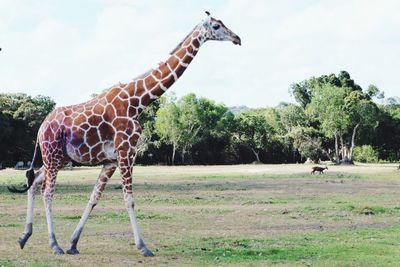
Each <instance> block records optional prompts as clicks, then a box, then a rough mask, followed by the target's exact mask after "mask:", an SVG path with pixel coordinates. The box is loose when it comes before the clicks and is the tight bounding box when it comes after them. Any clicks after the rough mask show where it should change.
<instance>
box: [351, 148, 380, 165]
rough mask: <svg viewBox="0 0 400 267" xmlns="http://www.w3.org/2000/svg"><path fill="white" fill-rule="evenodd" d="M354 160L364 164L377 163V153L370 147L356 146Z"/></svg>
mask: <svg viewBox="0 0 400 267" xmlns="http://www.w3.org/2000/svg"><path fill="white" fill-rule="evenodd" d="M354 159H355V161H359V162H364V163H377V162H378V161H379V159H378V152H376V151H375V150H374V148H373V147H372V146H370V145H363V146H357V147H355V148H354Z"/></svg>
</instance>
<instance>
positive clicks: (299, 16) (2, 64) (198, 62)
mask: <svg viewBox="0 0 400 267" xmlns="http://www.w3.org/2000/svg"><path fill="white" fill-rule="evenodd" d="M3 6H4V7H5V8H3V9H2V10H0V47H1V48H2V50H1V51H0V72H1V73H3V75H2V76H0V93H16V92H24V93H27V94H28V95H33V96H35V95H46V96H49V97H51V98H52V99H53V100H54V101H55V102H56V103H57V105H58V106H65V105H71V104H77V103H80V102H84V101H87V100H89V99H90V95H91V94H93V93H99V92H101V91H102V90H104V89H107V88H109V87H111V86H112V85H113V84H116V83H118V82H127V81H130V80H132V79H133V78H134V77H136V76H137V75H139V74H141V73H143V72H145V71H146V70H148V69H149V68H150V67H151V66H155V65H157V63H158V62H159V61H161V60H164V59H166V58H167V55H168V53H169V52H170V51H171V50H172V49H173V48H174V47H175V46H176V44H178V43H179V42H180V41H181V40H182V38H183V37H184V36H186V34H187V32H189V31H190V29H191V28H192V27H193V26H194V25H196V24H197V23H199V22H200V21H201V20H202V19H203V18H204V16H205V14H204V11H205V10H209V11H210V12H211V15H212V16H213V17H216V18H218V19H221V20H222V21H223V22H224V23H225V24H226V25H228V27H229V28H230V29H232V30H233V31H234V32H235V33H236V34H238V35H239V36H240V37H241V38H242V41H243V45H242V46H240V47H237V46H234V45H232V44H231V43H228V42H226V43H217V42H207V44H205V45H204V46H203V48H202V49H201V51H200V52H199V54H198V56H196V58H195V59H194V61H193V63H192V64H191V66H189V69H188V70H187V71H186V72H185V73H184V75H182V77H181V78H180V80H179V81H177V83H176V84H175V85H173V87H172V88H171V89H170V90H169V92H170V91H172V92H174V93H175V94H176V95H177V97H182V96H183V95H186V94H188V93H195V94H196V95H197V96H201V97H206V98H209V99H212V100H214V101H215V102H218V103H223V104H225V105H226V106H228V107H234V106H247V107H249V108H262V107H274V106H277V105H279V103H281V102H294V100H293V99H292V98H291V96H290V94H289V92H288V90H289V86H290V84H292V83H297V82H300V81H303V80H305V79H308V78H310V77H312V76H320V75H323V74H330V73H334V74H337V73H338V72H339V71H341V70H346V71H348V72H349V73H350V75H351V77H352V79H353V80H354V81H355V82H356V83H357V84H359V85H360V86H361V87H362V88H363V89H366V88H367V86H368V85H369V84H374V85H376V86H377V87H378V88H379V89H380V90H382V91H384V92H385V96H386V97H392V96H393V97H394V96H396V95H398V93H397V92H398V89H397V79H396V75H397V73H396V70H397V69H399V68H400V63H399V62H398V61H396V60H395V59H396V58H399V56H400V51H399V50H398V49H396V48H397V47H399V45H400V38H399V37H398V36H400V35H399V31H400V30H399V27H398V26H399V25H400V18H399V17H398V16H397V13H396V10H399V8H400V2H396V1H384V2H379V3H377V2H374V1H338V2H335V3H332V2H329V1H312V0H309V1H303V2H302V3H292V2H291V1H282V2H279V3H276V2H273V1H256V2H252V4H250V5H249V4H248V3H246V1H240V0H238V1H227V2H224V3H213V2H212V1H205V2H202V3H197V2H196V3H181V2H177V1H165V2H162V1H157V2H156V3H154V2H153V3H152V4H148V3H142V2H137V1H125V0H121V1H113V2H111V1H106V0H103V1H95V0H91V1H87V2H84V3H80V2H79V1H71V2H68V3H62V2H53V1H43V2H41V4H40V5H39V4H35V3H33V2H28V1H12V0H8V1H7V0H6V1H5V2H4V3H3ZM13 11H15V12H13ZM17 11H18V12H17ZM171 13H174V14H175V15H174V16H171ZM143 25H145V26H146V27H143ZM160 25H162V28H160ZM138 39H139V40H140V41H139V42H138ZM221 66H223V67H222V68H221ZM225 66H232V67H228V68H226V67H225ZM22 77H23V78H22ZM260 81H261V82H262V83H260Z"/></svg>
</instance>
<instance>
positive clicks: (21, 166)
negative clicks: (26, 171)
mask: <svg viewBox="0 0 400 267" xmlns="http://www.w3.org/2000/svg"><path fill="white" fill-rule="evenodd" d="M23 168H24V162H23V161H18V162H17V164H15V169H17V170H19V169H23Z"/></svg>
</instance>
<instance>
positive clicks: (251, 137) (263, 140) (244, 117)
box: [233, 109, 273, 163]
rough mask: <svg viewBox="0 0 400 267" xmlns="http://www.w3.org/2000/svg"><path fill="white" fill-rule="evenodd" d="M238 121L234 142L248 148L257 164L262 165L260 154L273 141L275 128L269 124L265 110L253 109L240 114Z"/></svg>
mask: <svg viewBox="0 0 400 267" xmlns="http://www.w3.org/2000/svg"><path fill="white" fill-rule="evenodd" d="M236 120H237V129H236V131H235V133H234V136H233V138H234V140H235V141H236V142H237V143H238V144H241V145H244V146H246V147H248V148H249V149H250V150H251V151H252V153H253V155H254V157H255V160H256V162H257V163H260V162H261V160H260V152H261V151H263V150H265V149H267V147H268V145H269V144H271V142H272V139H273V128H272V127H271V126H270V125H269V124H268V123H267V120H266V114H265V110H262V109H258V110H257V109H252V110H248V111H245V112H242V113H239V114H238V115H237V117H236Z"/></svg>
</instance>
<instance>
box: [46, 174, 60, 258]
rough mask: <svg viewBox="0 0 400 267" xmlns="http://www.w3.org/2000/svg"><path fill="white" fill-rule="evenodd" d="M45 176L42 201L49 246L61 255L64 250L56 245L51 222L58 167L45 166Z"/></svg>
mask: <svg viewBox="0 0 400 267" xmlns="http://www.w3.org/2000/svg"><path fill="white" fill-rule="evenodd" d="M45 172H46V177H45V180H44V184H43V187H42V188H43V191H42V194H43V201H44V206H45V209H46V220H47V229H48V232H49V245H50V248H51V249H52V250H53V251H54V254H56V255H61V254H64V251H63V250H62V249H61V248H60V246H59V245H58V242H57V239H56V235H55V231H54V223H53V211H52V200H53V193H54V187H55V184H56V178H57V173H58V169H57V168H47V169H46V171H45Z"/></svg>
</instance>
